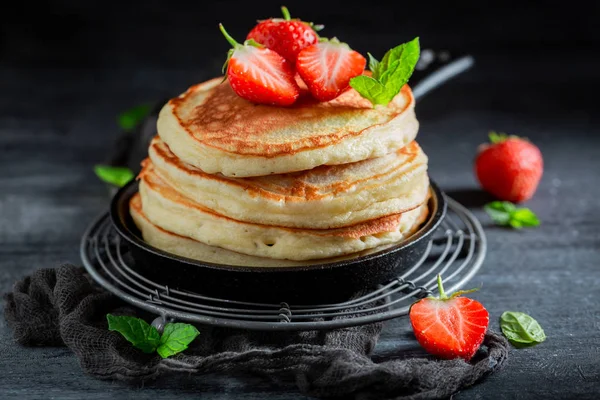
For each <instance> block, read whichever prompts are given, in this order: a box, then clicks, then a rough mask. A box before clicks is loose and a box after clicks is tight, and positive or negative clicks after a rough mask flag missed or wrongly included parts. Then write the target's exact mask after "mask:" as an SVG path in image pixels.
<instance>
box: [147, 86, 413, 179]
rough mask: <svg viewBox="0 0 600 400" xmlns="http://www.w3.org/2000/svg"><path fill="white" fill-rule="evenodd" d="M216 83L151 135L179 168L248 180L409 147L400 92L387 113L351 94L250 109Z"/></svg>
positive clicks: (405, 93)
mask: <svg viewBox="0 0 600 400" xmlns="http://www.w3.org/2000/svg"><path fill="white" fill-rule="evenodd" d="M221 82H222V79H221V78H216V79H212V80H210V81H207V82H204V83H201V84H199V85H196V86H192V87H191V88H190V89H188V90H187V91H186V92H185V93H183V94H182V95H180V96H179V97H176V98H174V99H171V100H170V101H169V102H168V103H167V104H166V105H165V106H164V107H163V109H162V110H161V112H160V115H159V119H158V124H157V128H158V134H159V135H160V137H161V138H162V140H163V141H164V142H165V143H166V144H167V145H168V146H169V148H170V149H171V151H173V153H174V154H175V155H177V157H179V158H180V159H181V160H182V161H184V162H186V163H188V164H191V165H193V166H195V167H197V168H200V169H201V170H203V171H204V172H207V173H209V174H214V173H221V174H223V175H225V176H236V177H248V176H263V175H270V174H280V173H288V172H294V171H303V170H307V169H311V168H314V167H317V166H319V165H336V164H345V163H350V162H355V161H361V160H365V159H369V158H374V157H380V156H383V155H385V154H388V153H391V152H393V151H395V150H397V149H399V148H401V147H403V146H405V145H406V144H408V143H410V142H411V141H412V140H413V139H414V138H415V136H416V134H417V131H418V127H419V124H418V122H417V119H416V117H415V113H414V98H413V96H412V92H411V90H410V88H409V87H408V85H405V86H404V88H403V89H402V91H401V92H400V93H399V94H398V95H397V96H396V97H395V98H394V100H393V101H392V102H390V103H389V104H388V105H387V106H377V107H373V106H372V105H371V103H370V102H369V101H368V100H366V99H364V98H362V97H361V96H360V95H359V94H358V93H357V92H356V91H355V90H354V89H349V90H347V91H346V92H344V93H343V94H342V95H340V96H339V97H338V98H336V99H334V100H332V101H329V102H321V103H319V102H316V101H315V100H312V99H311V98H310V97H309V96H302V97H301V98H300V99H299V100H298V102H297V103H296V104H295V105H294V106H292V107H274V106H267V105H259V104H254V103H251V102H249V101H247V100H244V99H242V98H241V97H239V96H238V95H236V94H235V93H234V92H233V90H232V89H231V87H230V85H229V84H228V83H227V82H223V83H221Z"/></svg>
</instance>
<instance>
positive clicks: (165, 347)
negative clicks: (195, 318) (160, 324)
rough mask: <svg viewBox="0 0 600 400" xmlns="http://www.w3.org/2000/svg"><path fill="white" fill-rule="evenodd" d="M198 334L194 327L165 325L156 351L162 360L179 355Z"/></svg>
mask: <svg viewBox="0 0 600 400" xmlns="http://www.w3.org/2000/svg"><path fill="white" fill-rule="evenodd" d="M199 334H200V332H198V329H196V327H195V326H193V325H189V324H182V323H174V324H166V325H165V330H164V331H163V334H162V336H161V338H160V346H158V348H157V349H156V351H157V352H158V354H159V355H160V356H161V357H162V358H167V357H170V356H172V355H174V354H177V353H181V352H182V351H184V350H185V349H187V348H188V344H190V343H191V342H192V341H193V340H194V339H196V337H197V336H198V335H199Z"/></svg>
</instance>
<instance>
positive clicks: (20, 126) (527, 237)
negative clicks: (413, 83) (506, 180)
mask: <svg viewBox="0 0 600 400" xmlns="http://www.w3.org/2000/svg"><path fill="white" fill-rule="evenodd" d="M61 4H63V3H61ZM16 6H17V7H18V6H19V5H16ZM20 7H21V8H22V9H21V10H20V11H19V10H17V11H16V12H15V13H14V14H10V12H9V14H8V16H7V18H6V19H5V22H7V25H6V24H5V25H4V26H3V30H0V32H1V33H2V36H0V39H4V40H0V43H2V47H0V151H1V152H0V171H2V173H0V290H1V291H2V292H6V291H8V290H10V288H11V285H12V283H13V282H14V281H15V280H17V279H19V278H21V277H23V276H24V275H27V274H29V273H31V272H32V271H33V270H35V269H37V268H43V267H55V266H58V265H60V264H61V263H63V262H71V263H75V264H77V263H79V262H80V261H79V256H78V245H79V238H80V235H81V234H82V232H83V231H84V229H85V227H86V226H87V224H88V223H89V222H90V221H91V219H92V218H93V217H94V216H95V215H97V214H98V213H99V212H101V211H102V210H104V209H105V208H106V206H107V194H106V188H105V186H104V185H103V184H101V183H100V182H98V180H97V179H96V178H95V176H94V174H93V172H92V166H93V164H95V163H97V162H99V161H102V159H103V158H104V156H105V155H106V153H107V151H108V150H109V148H110V146H111V145H112V143H113V140H114V139H115V137H116V135H117V133H118V129H117V127H116V124H115V115H116V114H118V112H120V111H121V110H123V109H126V108H128V107H129V106H131V105H135V104H138V103H139V102H142V101H152V100H154V99H159V98H163V97H165V96H172V95H175V94H177V93H178V92H180V91H182V90H183V89H185V88H186V86H188V85H190V84H192V83H194V82H197V81H201V80H204V79H207V78H209V77H211V76H213V75H216V74H217V73H218V69H219V66H220V64H221V62H222V57H221V55H222V54H224V52H225V50H226V47H225V45H224V44H223V43H224V42H223V43H221V42H218V44H217V43H216V42H217V41H218V40H221V39H220V38H219V37H218V36H217V35H215V34H212V36H210V37H205V36H204V35H205V32H208V31H207V30H201V29H200V30H198V29H196V28H194V27H193V26H192V25H191V24H179V22H180V21H184V22H190V21H192V19H193V18H192V17H189V16H188V14H187V13H186V12H183V11H179V12H178V13H175V12H170V13H168V15H167V16H163V15H162V14H161V8H160V7H159V6H158V5H157V4H155V3H152V4H150V5H148V6H147V7H146V8H144V9H142V10H134V9H133V7H132V6H129V7H127V6H121V5H119V6H116V5H109V6H106V7H104V8H105V10H104V11H103V13H104V14H103V15H107V14H108V13H114V14H115V15H117V16H115V17H114V18H113V19H112V20H111V23H110V24H108V23H106V22H105V21H106V19H103V18H102V16H100V17H98V16H94V15H93V13H91V12H88V13H83V14H81V15H83V16H81V15H79V16H78V15H77V13H79V12H81V10H80V9H78V8H77V7H75V6H70V7H71V8H69V6H65V5H64V4H63V5H62V6H56V7H58V11H56V10H57V8H52V9H50V11H51V13H50V14H52V16H53V18H54V19H53V22H52V23H50V22H48V21H46V22H45V23H44V22H42V21H45V20H43V19H42V18H41V17H40V19H38V20H37V21H38V22H39V23H40V24H42V25H41V27H40V26H39V25H36V26H33V25H31V26H30V25H27V22H26V21H25V19H24V18H23V17H21V19H19V16H20V15H21V14H19V12H22V11H25V9H24V7H25V6H24V5H20ZM61 7H63V8H61ZM120 7H123V8H120ZM227 7H228V6H227V5H224V6H222V7H221V9H220V11H219V12H220V16H219V17H214V16H213V14H211V15H210V16H209V17H206V18H210V21H209V22H210V24H211V25H210V26H211V29H212V26H213V25H214V24H213V22H215V21H216V19H217V18H220V19H223V20H225V21H227V20H228V18H234V17H228V16H227V15H228V14H227V13H226V12H225V11H226V10H227ZM261 7H262V6H261ZM265 7H266V6H265ZM265 7H263V8H261V9H260V12H258V13H257V16H261V15H268V12H267V11H264V8H265ZM374 7H376V6H374ZM379 7H380V8H381V7H383V6H379ZM270 8H272V7H270ZM106 9H107V10H106ZM65 10H66V11H65ZM116 10H125V11H122V12H123V13H124V14H125V15H126V16H121V17H119V15H121V14H118V13H117V12H116ZM469 10H470V11H469ZM472 10H473V9H468V8H467V9H465V10H458V11H460V12H461V13H464V12H467V13H468V15H469V16H470V17H472V16H473V11H472ZM528 10H529V11H531V13H533V11H532V9H528ZM42 11H44V10H42ZM42 11H40V13H41V12H42ZM46 11H48V10H46ZM134 11H136V12H138V11H139V12H140V13H141V15H142V16H141V17H139V18H137V19H135V18H134V23H135V25H134V26H135V29H134V28H133V27H132V25H131V20H128V18H132V17H131V15H132V13H133V12H134ZM196 11H197V10H196ZM376 11H377V12H378V14H377V15H378V18H380V20H379V21H378V23H380V24H381V26H383V28H381V33H380V34H377V35H375V34H373V35H371V36H365V35H364V34H362V33H361V32H362V31H356V30H355V29H351V28H350V27H354V26H360V25H361V24H362V23H364V22H365V21H366V20H368V18H370V17H368V16H363V15H356V13H352V14H351V17H350V13H349V12H348V15H346V16H338V17H337V18H336V17H335V16H332V15H331V13H330V15H327V13H323V15H315V13H314V12H313V11H311V10H308V9H307V10H306V14H308V17H306V19H307V20H310V19H311V18H312V17H315V18H314V19H315V20H316V19H318V18H320V19H321V20H323V19H328V20H332V21H333V22H331V23H330V27H331V26H332V25H333V28H332V29H334V28H336V29H340V30H344V29H345V32H346V33H347V35H346V36H345V38H346V40H348V41H350V42H352V43H357V44H356V45H355V47H357V48H358V49H360V50H361V51H363V52H365V51H366V50H367V49H369V45H371V46H375V47H376V48H377V49H379V51H380V52H382V51H383V49H384V48H386V47H390V46H391V45H393V44H395V43H396V42H397V41H398V38H397V35H395V34H394V29H395V28H394V27H393V26H392V22H393V18H392V17H390V16H387V15H386V13H385V12H384V11H385V10H383V9H377V10H376ZM412 11H415V10H412ZM421 11H422V10H421ZM453 11H456V10H452V9H450V8H449V6H446V8H445V9H441V10H440V14H445V13H452V12H453ZM458 11H457V12H458ZM249 12H250V10H249V9H248V10H247V11H244V13H245V14H244V13H242V14H244V15H243V16H239V17H235V18H238V20H240V19H241V18H242V17H244V18H246V19H247V15H248V13H249ZM469 12H470V14H469ZM545 12H546V14H541V15H540V16H539V20H540V21H541V20H544V21H545V22H538V24H537V25H534V26H533V27H531V26H530V27H526V26H525V27H523V26H524V25H523V26H522V25H519V23H520V22H525V19H523V20H519V19H514V18H513V19H511V18H512V17H511V16H512V15H513V14H512V11H511V8H510V7H508V6H507V7H505V8H501V9H496V10H492V11H490V13H489V15H488V14H486V15H488V17H487V18H479V17H481V16H479V17H478V18H474V19H473V20H471V23H470V24H462V25H461V24H458V25H454V26H453V25H452V24H451V23H450V22H448V23H445V22H444V21H445V20H444V19H443V18H442V17H440V16H437V17H431V21H433V22H435V24H437V25H436V26H437V29H434V28H432V27H431V26H429V25H419V24H418V23H417V22H415V21H413V20H410V21H407V28H405V30H403V32H405V34H403V37H402V39H405V38H408V37H409V35H410V34H412V33H413V32H416V33H420V34H421V37H422V41H423V42H425V43H428V40H429V43H431V45H432V47H435V46H438V47H437V48H441V47H440V46H444V45H448V44H454V45H455V44H456V43H457V42H459V43H461V45H462V46H463V47H465V46H466V47H468V48H469V50H472V52H473V53H474V55H475V56H476V59H477V66H476V68H475V69H474V70H472V71H471V72H469V73H468V74H466V75H465V76H463V77H461V78H459V79H457V80H456V81H453V82H452V83H450V84H448V85H447V86H445V87H443V88H441V89H439V90H437V91H436V92H433V93H431V94H430V95H429V96H427V97H425V98H424V99H423V100H422V101H421V102H419V104H418V105H417V113H418V117H419V119H420V121H421V130H420V134H419V137H418V140H419V142H420V143H421V145H422V146H423V148H424V149H425V151H426V152H427V154H428V155H429V157H430V172H431V176H432V177H433V178H434V179H435V180H437V182H438V183H439V184H440V185H441V187H442V188H443V189H444V190H446V192H448V193H449V194H450V195H453V196H454V197H455V198H456V199H458V200H460V201H461V202H463V203H464V204H466V205H467V206H469V207H470V208H471V209H472V210H473V211H474V212H475V214H476V215H477V216H478V217H479V218H480V219H481V221H482V222H483V224H484V226H485V228H486V233H487V235H488V240H489V253H488V256H487V259H486V261H485V264H484V267H483V268H482V270H481V272H480V273H479V274H478V275H477V276H476V277H475V279H474V282H472V283H473V285H478V284H482V290H481V291H480V292H478V293H477V294H475V295H474V297H476V298H477V299H478V300H480V301H481V302H483V303H484V304H485V306H486V307H487V308H488V310H489V311H490V315H491V328H492V329H494V330H498V329H499V327H498V317H499V316H500V314H501V313H502V312H503V311H505V310H519V311H524V312H527V313H530V314H531V315H532V316H534V317H535V318H536V319H537V320H538V321H539V322H540V323H541V325H542V326H543V327H544V329H545V331H546V334H547V336H548V339H547V341H546V342H545V343H543V344H541V345H539V346H537V347H534V348H530V349H525V350H513V351H512V353H511V355H510V360H509V363H508V366H507V368H506V369H504V370H503V371H501V372H500V373H497V374H495V375H493V376H491V377H489V378H488V379H486V380H485V381H484V382H482V383H480V384H478V385H476V386H475V387H473V388H470V389H468V390H465V391H464V392H462V393H460V394H459V395H457V396H456V398H459V399H491V398H493V399H496V398H506V399H514V398H522V399H538V398H548V399H559V398H560V399H562V398H580V399H583V398H585V399H592V398H598V397H600V362H598V359H599V357H600V300H599V299H600V272H599V268H600V185H599V183H600V182H599V179H598V175H599V174H600V157H599V154H600V130H599V128H598V127H599V126H600V124H599V122H600V116H599V115H600V114H599V113H598V112H597V106H598V101H597V97H598V93H600V76H599V74H598V71H600V59H599V58H598V54H597V48H596V51H595V52H594V51H592V50H593V49H594V48H595V46H597V43H598V40H597V39H598V37H597V36H596V37H593V36H590V33H591V26H592V22H591V21H592V17H591V16H590V15H588V14H586V13H582V16H581V15H579V16H577V17H576V16H574V15H567V14H565V15H562V14H561V13H562V11H556V12H554V11H553V12H550V14H548V13H549V11H545ZM311 13H312V14H311ZM74 14H75V15H76V16H75V17H73V15H74ZM40 15H41V14H40ZM236 15H237V14H236ZM303 15H305V14H303ZM436 15H437V14H436ZM536 15H537V14H536ZM12 17H14V18H12ZM309 17H311V18H309ZM317 17H318V18H317ZM547 17H552V18H547ZM558 17H561V18H562V20H561V21H562V25H560V24H558V23H556V24H555V23H554V22H553V21H554V19H553V18H558ZM579 17H581V18H583V19H578V18H579ZM252 18H254V17H252ZM252 18H251V19H252ZM424 18H425V17H423V18H422V19H421V23H422V22H423V21H422V20H423V19H424ZM515 18H516V17H515ZM213 19H215V21H213ZM500 20H502V21H503V22H504V24H505V25H502V24H501V23H500V22H498V23H496V22H497V21H500ZM15 21H16V22H15ZM19 21H21V22H19ZM157 21H158V22H157ZM536 21H538V20H536ZM325 22H328V21H325ZM245 23H246V25H248V24H250V23H251V21H250V22H247V21H246V22H245ZM23 24H24V25H23ZM44 24H45V25H44ZM50 24H53V26H55V29H54V30H51V29H50V30H48V31H45V28H48V26H50ZM155 24H160V26H161V27H162V31H159V32H156V30H155ZM207 24H208V23H207ZM344 24H346V25H344ZM230 25H232V26H234V24H233V23H231V24H230ZM176 26H177V27H178V28H177V29H175V27H176ZM420 26H421V28H422V29H420ZM28 27H29V28H28ZM558 27H560V29H561V32H562V34H564V35H566V36H564V37H562V36H560V34H559V33H556V32H555V30H554V28H558ZM536 28H544V30H543V31H542V32H538V31H537V30H536ZM70 29H74V30H75V31H76V32H77V34H72V33H69V32H70ZM207 29H208V28H207ZM245 29H247V26H235V27H233V28H232V29H231V30H232V31H233V32H234V33H239V35H241V34H242V32H243V31H244V30H245ZM366 29H368V28H365V30H366ZM15 30H16V31H15ZM423 31H424V32H423ZM15 32H16V33H15ZM165 32H167V33H165ZM211 32H212V30H211ZM421 32H423V33H421ZM478 32H484V33H483V34H481V35H479V36H478V35H477V33H478ZM99 33H102V35H100V34H99ZM44 35H45V36H44ZM135 35H144V37H149V40H143V41H142V40H141V39H139V37H138V39H135V37H136V36H135ZM165 35H166V36H165ZM404 36H406V37H404ZM175 37H178V38H181V37H187V38H188V39H187V40H188V42H187V44H185V45H184V44H182V43H181V42H178V41H170V40H169V38H170V39H173V38H175ZM544 40H546V41H544ZM190 43H193V45H190ZM204 43H206V46H205V47H203V48H202V51H190V46H191V47H192V48H194V49H195V48H200V47H202V46H203V44H204ZM455 47H456V46H455ZM490 129H496V130H503V131H506V132H509V133H512V134H518V135H522V136H527V137H528V138H530V139H531V140H532V141H533V142H535V143H536V144H537V145H538V146H539V147H540V148H541V150H542V152H543V154H544V160H545V164H546V166H545V173H544V176H543V179H542V182H541V185H540V187H539V190H538V192H537V194H536V196H535V198H534V199H533V200H531V201H530V202H529V203H528V204H527V205H528V206H529V207H530V208H532V209H533V210H534V211H535V212H536V213H537V214H538V215H539V216H540V218H541V220H542V225H541V227H539V228H537V229H527V230H522V231H511V230H507V229H502V228H497V227H494V226H492V225H491V223H490V221H489V220H488V218H487V217H486V215H485V214H484V213H483V212H482V209H481V205H482V204H483V202H485V201H486V200H487V198H486V196H485V195H483V194H482V193H481V192H479V191H477V184H476V181H475V179H474V176H473V172H472V160H473V157H474V155H475V152H476V148H477V145H478V144H479V143H481V142H483V141H485V140H486V135H487V132H488V130H490ZM415 348H416V344H415V342H414V340H413V339H412V337H411V335H410V326H409V323H408V321H407V320H406V318H400V319H397V320H394V321H390V322H389V323H387V325H386V328H385V332H384V334H383V336H382V337H381V341H380V343H379V345H378V347H377V350H376V357H377V358H378V359H381V358H384V357H402V356H403V355H404V354H406V352H407V351H408V352H410V351H414V349H415ZM199 395H201V396H202V398H204V399H228V398H236V399H261V398H265V397H267V396H268V397H269V398H270V399H274V400H275V399H296V398H301V397H300V396H298V395H297V394H296V393H295V392H294V391H290V390H282V389H278V388H274V387H272V386H270V385H269V384H268V383H266V382H265V381H262V380H259V379H245V380H239V379H232V378H229V377H226V376H219V375H214V376H207V377H201V378H197V379H194V378H190V377H172V378H168V379H164V380H161V381H158V382H154V383H147V384H146V385H145V387H138V386H134V385H127V384H123V383H115V382H103V381H98V380H94V379H92V378H90V377H88V376H85V375H82V373H81V371H80V369H79V367H78V365H77V360H76V359H75V358H74V357H73V356H72V355H71V354H70V353H69V351H68V350H67V349H65V348H23V347H19V346H17V345H16V344H15V343H14V342H13V340H12V337H11V332H10V330H9V329H8V327H7V326H6V323H5V321H4V320H3V319H0V398H11V397H14V398H73V399H80V398H86V399H90V400H91V399H97V398H106V397H108V396H110V397H114V398H119V397H133V396H135V397H136V398H139V399H142V398H148V399H150V398H156V397H157V396H158V397H160V398H167V397H177V398H180V399H187V398H190V399H191V398H197V397H198V396H199Z"/></svg>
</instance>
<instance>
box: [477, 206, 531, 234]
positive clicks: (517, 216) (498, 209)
mask: <svg viewBox="0 0 600 400" xmlns="http://www.w3.org/2000/svg"><path fill="white" fill-rule="evenodd" d="M484 209H485V211H486V212H487V213H488V215H489V216H490V218H491V219H492V221H494V223H495V224H496V225H500V226H510V227H512V228H515V229H521V228H523V227H533V226H539V225H540V220H539V218H538V217H537V215H535V213H534V212H533V211H531V210H530V209H529V208H520V207H517V206H515V205H514V204H513V203H511V202H510V201H492V202H491V203H488V204H486V205H485V206H484Z"/></svg>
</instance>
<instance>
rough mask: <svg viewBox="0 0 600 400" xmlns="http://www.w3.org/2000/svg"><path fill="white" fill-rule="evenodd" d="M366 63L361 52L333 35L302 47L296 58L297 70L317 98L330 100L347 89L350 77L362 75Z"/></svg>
mask: <svg viewBox="0 0 600 400" xmlns="http://www.w3.org/2000/svg"><path fill="white" fill-rule="evenodd" d="M366 64H367V60H366V59H365V58H364V57H363V56H362V55H361V54H360V53H358V52H356V51H354V50H352V49H351V48H350V47H349V46H348V45H347V44H346V43H341V42H340V41H339V40H337V39H336V38H333V39H331V40H329V41H322V42H319V43H317V44H314V45H312V46H309V47H307V48H305V49H304V50H302V51H301V52H300V53H299V54H298V60H296V71H297V72H298V74H300V77H302V80H303V81H304V83H306V86H308V90H310V93H311V94H312V95H313V97H314V98H316V99H318V100H319V101H329V100H333V99H335V98H336V97H338V96H339V95H340V94H341V93H342V92H343V91H344V90H346V89H347V88H348V85H349V83H350V79H352V78H354V77H355V76H358V75H361V74H362V73H363V71H364V69H365V66H366Z"/></svg>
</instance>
